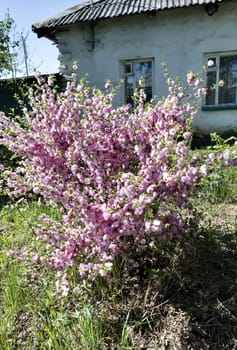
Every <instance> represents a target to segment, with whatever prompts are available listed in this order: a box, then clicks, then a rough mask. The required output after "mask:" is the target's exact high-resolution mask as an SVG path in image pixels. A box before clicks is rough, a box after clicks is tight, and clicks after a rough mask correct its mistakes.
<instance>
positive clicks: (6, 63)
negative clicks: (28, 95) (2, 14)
mask: <svg viewBox="0 0 237 350" xmlns="http://www.w3.org/2000/svg"><path fill="white" fill-rule="evenodd" d="M12 25H13V20H12V19H11V18H9V19H7V20H5V21H0V73H2V72H3V71H4V70H7V71H11V69H12V58H11V53H10V44H11V38H10V32H11V28H12Z"/></svg>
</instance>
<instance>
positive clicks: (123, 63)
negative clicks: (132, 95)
mask: <svg viewBox="0 0 237 350" xmlns="http://www.w3.org/2000/svg"><path fill="white" fill-rule="evenodd" d="M142 62H151V96H152V97H153V96H154V58H153V57H142V58H130V59H123V60H120V68H121V76H122V79H123V81H124V84H123V86H124V88H123V103H125V104H127V103H129V102H127V100H128V99H127V98H126V81H125V80H126V77H128V76H135V64H136V63H142ZM125 66H127V67H128V66H130V67H131V69H130V70H129V71H128V72H125ZM136 82H137V80H136V77H135V79H134V83H133V91H134V92H135V91H136V88H137V87H136ZM149 86H150V85H149ZM152 97H151V98H152Z"/></svg>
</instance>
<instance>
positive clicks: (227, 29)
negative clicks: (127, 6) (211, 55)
mask: <svg viewBox="0 0 237 350" xmlns="http://www.w3.org/2000/svg"><path fill="white" fill-rule="evenodd" d="M236 18H237V2H236V1H234V0H232V1H227V2H225V3H221V4H220V6H219V10H218V12H217V13H215V14H214V15H213V16H208V15H207V13H206V12H205V10H204V7H203V6H194V7H190V8H181V9H180V8H179V9H171V10H165V11H159V12H156V13H154V14H142V15H134V16H126V17H120V18H116V19H106V20H103V21H100V22H98V23H97V24H96V25H95V26H94V27H92V26H89V25H88V24H86V23H85V24H83V25H81V24H80V25H74V26H71V27H70V26H69V27H65V30H64V31H60V32H58V33H57V34H56V36H57V39H58V48H59V51H60V56H59V60H60V63H61V70H62V72H64V73H65V74H70V69H71V67H72V63H73V62H74V61H78V64H79V74H80V75H81V76H84V75H85V74H87V73H88V79H89V81H90V82H91V84H93V85H96V86H98V87H100V88H103V86H104V83H105V81H106V79H110V80H111V81H112V82H113V84H114V85H116V84H117V83H118V81H119V80H120V79H121V78H122V76H121V73H122V72H121V61H122V60H125V59H139V58H153V59H154V81H153V91H154V93H155V95H156V96H158V97H159V98H161V97H162V96H165V95H166V94H167V86H166V84H165V79H164V71H163V68H162V67H161V62H165V63H166V64H167V66H168V70H169V72H170V73H171V74H172V75H174V76H179V78H180V79H181V80H183V79H185V76H186V72H187V71H188V70H190V69H191V70H192V71H194V72H201V71H202V66H203V65H204V54H205V53H207V52H215V51H216V52H217V51H228V50H230V51H233V50H237V37H236V33H237V21H236ZM93 41H94V43H93ZM123 96H124V93H123V90H122V89H120V90H119V93H118V95H117V100H116V103H117V104H121V103H123ZM194 126H195V128H197V129H199V130H200V131H202V132H203V133H209V132H213V131H218V132H220V131H225V130H230V129H234V128H237V110H215V111H202V110H200V112H199V114H198V115H197V116H196V118H195V119H194Z"/></svg>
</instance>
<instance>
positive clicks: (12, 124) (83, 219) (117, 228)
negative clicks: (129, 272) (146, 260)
mask: <svg viewBox="0 0 237 350" xmlns="http://www.w3.org/2000/svg"><path fill="white" fill-rule="evenodd" d="M188 74H189V75H188V77H187V79H188V88H189V89H191V90H190V91H188V90H187V85H185V87H184V86H183V85H182V84H181V83H180V82H177V81H175V80H173V79H172V78H171V77H168V79H167V83H168V86H169V95H168V96H167V97H166V98H165V99H163V100H161V101H159V102H158V104H156V105H155V106H153V105H151V104H145V103H144V102H143V100H142V92H141V95H140V96H141V98H140V99H139V102H138V105H137V106H136V108H135V109H134V110H132V109H131V106H129V105H126V106H122V107H119V108H114V107H113V90H112V87H111V85H110V84H107V91H106V93H103V92H101V91H100V90H98V89H95V88H89V87H88V85H87V84H86V82H85V81H84V80H81V81H80V82H79V83H76V82H75V81H72V82H68V84H67V87H66V88H65V91H63V92H61V93H57V92H55V90H54V87H53V82H52V80H51V79H50V81H49V82H48V83H46V82H44V81H43V80H42V78H41V77H39V85H38V88H37V89H36V90H33V89H30V91H29V101H30V108H28V109H26V108H25V109H24V111H23V112H24V117H23V118H21V119H20V120H17V119H9V118H8V117H6V116H5V115H4V114H0V136H1V139H0V142H1V144H3V145H5V146H7V147H8V148H9V149H10V150H11V151H12V152H15V153H16V154H17V155H19V156H20V157H21V161H20V162H19V165H18V167H17V168H16V169H15V170H14V171H10V170H5V173H4V176H5V180H6V182H7V185H8V188H9V191H10V192H11V194H12V195H14V196H26V195H32V193H34V194H36V195H40V196H42V197H43V198H44V200H45V202H54V203H58V205H59V206H60V207H61V214H62V215H61V218H59V219H58V220H55V219H52V218H49V217H46V216H41V217H40V222H41V224H40V225H39V227H37V228H35V232H36V234H37V240H40V241H41V242H43V243H44V244H45V250H44V251H42V253H40V254H39V253H36V252H35V253H34V254H33V255H32V258H33V260H34V262H39V263H44V264H45V265H46V266H49V267H52V268H55V269H56V270H57V272H58V274H60V275H62V276H64V271H67V270H68V269H69V268H70V266H76V267H77V269H78V271H79V273H80V275H81V277H82V278H83V279H87V278H88V277H90V278H95V277H96V276H98V275H102V276H104V275H107V273H108V271H110V270H111V268H112V267H113V262H114V259H115V258H116V257H117V256H118V255H120V256H123V257H124V258H128V257H129V256H130V254H131V252H134V251H136V252H138V251H141V250H143V249H145V248H146V247H151V246H153V245H156V244H158V243H159V241H160V240H163V239H166V238H167V237H173V236H175V235H179V234H185V233H188V232H190V231H189V228H188V226H187V225H186V219H187V217H190V215H194V214H193V210H192V203H191V200H190V197H191V195H192V194H193V193H194V192H195V191H196V189H197V186H198V185H199V183H200V181H201V179H202V178H203V177H206V176H207V175H208V172H209V167H210V166H211V164H213V162H214V161H215V155H214V156H211V155H210V156H209V157H208V156H207V158H206V159H203V158H198V157H197V156H196V155H192V154H191V153H190V143H191V138H192V131H191V127H192V118H193V116H194V115H195V113H196V111H197V109H198V103H199V96H200V94H201V93H203V91H202V89H201V87H200V86H201V83H200V81H199V80H198V78H197V76H196V75H191V73H188ZM185 211H186V212H187V211H188V212H189V213H190V215H189V216H188V215H185V216H184V217H183V216H182V212H185Z"/></svg>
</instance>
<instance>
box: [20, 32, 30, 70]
mask: <svg viewBox="0 0 237 350" xmlns="http://www.w3.org/2000/svg"><path fill="white" fill-rule="evenodd" d="M21 40H22V45H23V53H24V61H25V69H26V76H27V77H28V76H29V70H28V54H27V49H26V40H25V38H24V37H23V34H22V35H21Z"/></svg>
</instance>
